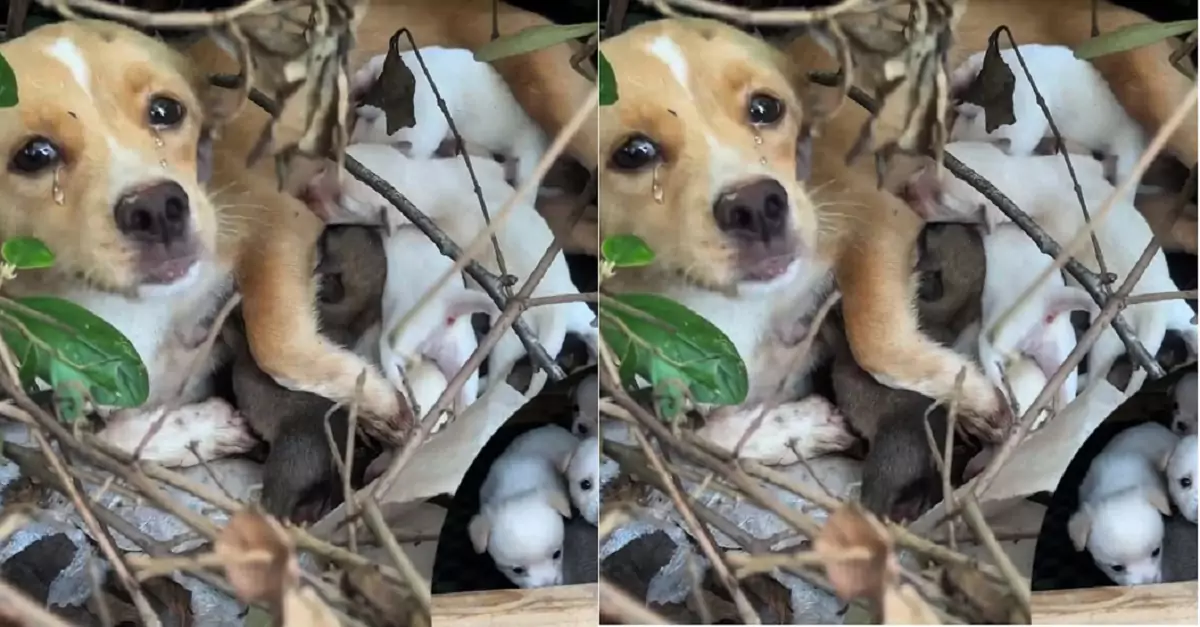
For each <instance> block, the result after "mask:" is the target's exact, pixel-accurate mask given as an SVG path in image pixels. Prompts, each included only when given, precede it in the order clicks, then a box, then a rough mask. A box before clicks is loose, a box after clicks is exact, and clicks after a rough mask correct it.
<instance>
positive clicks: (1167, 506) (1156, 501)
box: [1146, 488, 1171, 516]
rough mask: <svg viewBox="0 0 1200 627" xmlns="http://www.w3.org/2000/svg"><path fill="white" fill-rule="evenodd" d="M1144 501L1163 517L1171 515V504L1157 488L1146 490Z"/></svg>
mask: <svg viewBox="0 0 1200 627" xmlns="http://www.w3.org/2000/svg"><path fill="white" fill-rule="evenodd" d="M1146 501H1147V502H1149V503H1150V504H1151V505H1153V506H1154V509H1156V510H1158V511H1160V512H1162V515H1163V516H1170V515H1171V502H1170V501H1169V500H1168V499H1167V495H1166V493H1164V492H1163V491H1162V490H1159V489H1158V488H1149V489H1147V490H1146Z"/></svg>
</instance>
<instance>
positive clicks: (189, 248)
mask: <svg viewBox="0 0 1200 627" xmlns="http://www.w3.org/2000/svg"><path fill="white" fill-rule="evenodd" d="M113 219H114V220H115V221H116V224H117V230H119V231H120V232H121V234H123V235H124V236H125V237H126V238H127V239H128V240H129V241H130V242H131V243H133V244H134V245H135V246H136V247H137V254H138V259H137V266H138V272H139V274H140V275H141V277H142V281H143V282H144V283H151V284H169V283H174V282H175V281H177V280H179V279H181V278H183V276H184V275H186V274H187V272H188V270H190V269H191V267H192V265H193V264H195V262H196V258H197V253H198V250H197V249H198V247H197V245H196V238H195V233H194V230H193V228H192V213H191V207H190V206H189V203H188V195H187V192H186V191H184V189H183V187H181V186H180V185H179V184H178V183H176V182H174V181H162V182H158V183H152V184H150V185H146V186H144V187H140V188H138V189H135V190H133V191H131V192H129V193H127V194H125V195H124V196H122V197H121V198H120V199H119V200H117V203H116V206H115V207H114V208H113Z"/></svg>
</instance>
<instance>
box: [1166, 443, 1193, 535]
mask: <svg viewBox="0 0 1200 627" xmlns="http://www.w3.org/2000/svg"><path fill="white" fill-rule="evenodd" d="M1196 452H1197V451H1196V434H1194V433H1193V434H1192V435H1189V436H1185V437H1183V438H1180V440H1179V442H1178V443H1177V444H1176V445H1175V448H1174V450H1172V451H1171V453H1170V454H1169V455H1168V456H1166V457H1164V458H1163V470H1164V472H1166V475H1167V491H1168V492H1170V493H1171V501H1172V502H1173V503H1175V507H1177V508H1179V513H1180V514H1182V515H1183V517H1184V518H1186V519H1188V520H1189V521H1191V522H1196Z"/></svg>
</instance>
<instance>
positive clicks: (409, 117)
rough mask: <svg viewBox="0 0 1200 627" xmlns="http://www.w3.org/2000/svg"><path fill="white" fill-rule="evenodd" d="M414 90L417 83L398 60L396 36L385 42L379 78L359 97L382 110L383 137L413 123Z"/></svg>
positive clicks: (415, 119) (398, 50)
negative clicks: (385, 125)
mask: <svg viewBox="0 0 1200 627" xmlns="http://www.w3.org/2000/svg"><path fill="white" fill-rule="evenodd" d="M416 91H417V80H416V78H415V77H413V73H412V70H411V69H410V68H409V67H408V66H407V65H404V60H403V59H402V58H400V33H396V34H395V35H392V40H391V42H389V43H388V53H387V56H386V57H384V59H383V70H382V71H380V73H379V79H378V80H376V81H375V84H374V85H371V89H370V90H369V91H368V92H367V94H366V95H365V96H363V100H362V103H363V104H365V105H370V106H372V107H378V108H380V109H383V119H384V121H385V122H386V124H387V134H388V135H391V134H393V133H395V132H396V131H398V130H400V129H402V128H412V127H413V126H415V125H416V124H417V115H416V112H415V111H413V95H414V94H415V93H416Z"/></svg>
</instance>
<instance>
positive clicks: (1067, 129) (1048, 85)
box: [949, 44, 1146, 182]
mask: <svg viewBox="0 0 1200 627" xmlns="http://www.w3.org/2000/svg"><path fill="white" fill-rule="evenodd" d="M1018 50H1019V51H1020V53H1021V56H1022V58H1024V60H1025V65H1026V67H1028V68H1029V74H1030V75H1031V76H1032V77H1033V81H1034V84H1036V85H1037V89H1038V92H1039V93H1041V95H1042V99H1043V101H1044V102H1045V103H1046V108H1047V110H1049V111H1050V116H1051V117H1052V118H1054V125H1055V126H1056V127H1058V131H1059V133H1060V134H1061V135H1062V137H1063V139H1066V140H1071V141H1074V142H1078V143H1080V144H1083V145H1084V146H1086V147H1087V148H1089V149H1090V150H1094V151H1097V152H1103V153H1106V154H1112V155H1115V156H1116V159H1117V176H1118V177H1120V178H1119V180H1118V182H1121V181H1124V180H1125V179H1126V178H1127V177H1128V176H1129V174H1130V173H1131V172H1132V171H1133V166H1134V164H1135V163H1137V160H1138V158H1140V157H1141V155H1142V152H1143V151H1144V150H1145V149H1146V134H1145V132H1144V131H1143V130H1142V127H1141V126H1140V125H1139V124H1138V123H1137V122H1136V121H1134V119H1133V118H1131V117H1130V116H1129V114H1128V113H1127V112H1126V111H1125V109H1124V108H1123V107H1121V103H1119V102H1117V98H1116V96H1114V95H1113V93H1112V89H1110V88H1109V86H1108V82H1106V81H1105V80H1104V77H1103V76H1101V75H1100V72H1099V71H1097V70H1096V68H1095V67H1093V66H1092V64H1091V63H1090V62H1088V61H1084V60H1082V59H1078V58H1076V57H1075V53H1074V52H1073V51H1072V50H1071V49H1070V48H1067V47H1065V46H1047V45H1042V44H1025V45H1022V46H1019V47H1018ZM984 54H985V53H984V52H978V53H976V54H974V55H972V56H971V57H970V58H968V59H967V60H966V61H965V62H964V63H963V64H962V65H960V66H959V67H958V68H957V69H956V70H955V71H954V72H953V73H951V74H950V77H949V81H950V86H951V89H954V88H956V87H959V86H965V85H967V84H969V83H970V82H971V81H972V80H974V79H975V76H976V75H978V74H979V71H980V69H982V67H983V58H984ZM1000 57H1001V59H1003V60H1004V63H1005V65H1007V66H1008V69H1009V70H1011V71H1012V74H1013V78H1014V79H1015V82H1014V86H1013V98H1012V99H1013V115H1014V117H1016V119H1017V121H1016V122H1015V123H1013V124H1006V125H1004V126H1001V127H999V128H997V129H995V130H993V131H992V132H991V133H988V132H987V130H986V126H985V115H984V113H983V108H982V107H980V106H979V105H974V104H969V103H961V104H958V105H957V106H956V109H957V111H958V115H959V117H958V119H957V120H956V121H955V123H954V127H953V128H952V129H951V131H950V139H951V140H952V141H970V140H976V141H977V140H984V139H1007V140H1008V142H1009V147H1008V150H1009V152H1010V154H1013V155H1017V156H1025V155H1032V154H1033V152H1034V150H1035V149H1036V147H1037V145H1038V142H1040V141H1041V140H1042V138H1043V137H1050V136H1053V133H1052V132H1051V130H1050V124H1049V123H1048V122H1047V121H1046V116H1045V114H1044V113H1043V112H1042V109H1041V107H1040V106H1038V102H1037V97H1036V95H1035V94H1034V93H1033V87H1031V86H1030V84H1029V79H1028V78H1027V77H1026V76H1025V71H1024V69H1022V68H1021V64H1020V62H1019V61H1018V60H1017V54H1016V52H1014V51H1013V49H1011V48H1006V49H1004V50H1001V51H1000ZM1056 158H1057V159H1059V160H1060V161H1061V160H1062V157H1061V156H1059V157H1056Z"/></svg>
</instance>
